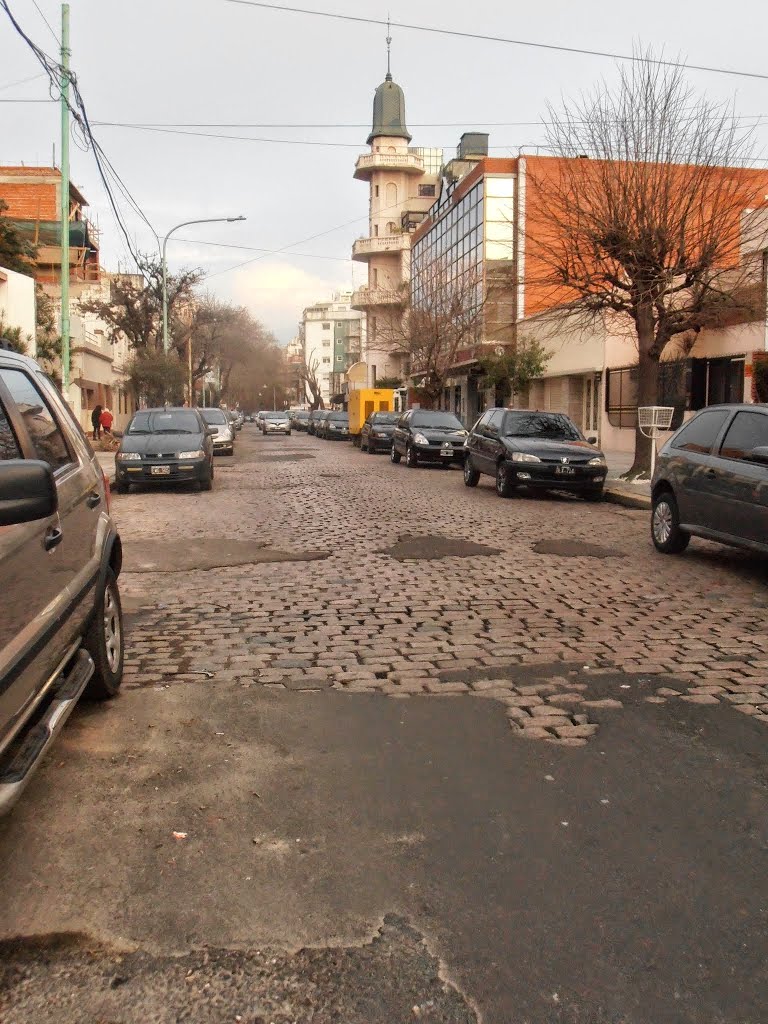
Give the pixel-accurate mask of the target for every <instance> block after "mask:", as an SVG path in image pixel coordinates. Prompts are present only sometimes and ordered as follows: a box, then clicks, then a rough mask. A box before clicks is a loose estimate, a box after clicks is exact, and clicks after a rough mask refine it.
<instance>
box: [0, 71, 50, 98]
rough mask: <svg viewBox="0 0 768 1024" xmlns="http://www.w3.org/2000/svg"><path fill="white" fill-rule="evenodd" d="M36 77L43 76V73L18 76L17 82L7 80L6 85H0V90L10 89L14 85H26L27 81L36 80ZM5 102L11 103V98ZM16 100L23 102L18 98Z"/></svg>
mask: <svg viewBox="0 0 768 1024" xmlns="http://www.w3.org/2000/svg"><path fill="white" fill-rule="evenodd" d="M38 78H45V75H43V74H39V75H30V76H29V78H20V79H19V80H18V81H17V82H8V84H7V85H0V90H4V89H12V88H13V87H14V86H15V85H26V84H27V82H36V81H37V79H38ZM6 102H7V103H13V100H7V101H6ZM18 102H20V103H21V102H23V101H22V100H19V101H18Z"/></svg>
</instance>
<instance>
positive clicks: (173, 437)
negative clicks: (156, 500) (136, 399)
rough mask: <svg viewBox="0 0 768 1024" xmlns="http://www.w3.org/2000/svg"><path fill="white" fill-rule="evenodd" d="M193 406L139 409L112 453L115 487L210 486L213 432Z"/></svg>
mask: <svg viewBox="0 0 768 1024" xmlns="http://www.w3.org/2000/svg"><path fill="white" fill-rule="evenodd" d="M215 433H216V428H215V427H209V426H208V424H207V423H206V422H205V420H204V419H203V417H202V416H201V414H200V412H199V411H198V410H197V409H171V408H165V409H141V410H139V412H136V413H134V415H133V417H132V419H131V421H130V423H129V424H128V426H127V427H126V430H125V433H124V434H123V437H122V440H121V441H120V448H119V449H118V452H117V455H116V456H115V490H116V491H117V492H118V493H120V494H125V493H126V492H127V491H128V488H129V487H130V485H131V484H171V483H174V484H178V483H187V482H196V483H198V484H199V485H200V489H201V490H203V491H210V489H211V487H212V486H213V440H212V438H213V435H214V434H215Z"/></svg>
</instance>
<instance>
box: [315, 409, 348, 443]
mask: <svg viewBox="0 0 768 1024" xmlns="http://www.w3.org/2000/svg"><path fill="white" fill-rule="evenodd" d="M307 433H309V434H313V435H314V436H315V437H322V438H325V440H326V441H348V440H349V415H348V413H346V412H341V411H339V410H337V409H313V410H312V412H310V414H309V417H308V418H307Z"/></svg>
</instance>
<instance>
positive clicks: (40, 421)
mask: <svg viewBox="0 0 768 1024" xmlns="http://www.w3.org/2000/svg"><path fill="white" fill-rule="evenodd" d="M121 565H122V547H121V544H120V538H119V536H118V533H117V529H116V528H115V524H114V522H113V520H112V518H111V516H110V513H109V486H108V484H107V483H106V482H105V478H104V474H103V472H102V470H101V468H100V466H99V463H98V461H97V460H96V457H95V455H94V454H93V452H92V451H91V448H90V445H89V444H88V442H87V441H86V439H85V436H84V434H83V432H82V430H81V429H80V427H79V425H78V424H77V423H76V422H75V420H74V418H73V417H72V414H71V413H70V411H69V409H68V408H67V406H66V405H65V403H64V402H63V401H62V399H61V397H60V395H59V393H58V392H57V391H56V389H55V388H54V387H53V385H52V384H51V382H50V381H49V380H48V378H47V377H46V376H45V375H44V374H43V373H42V371H41V370H40V368H39V367H38V365H37V363H35V362H34V361H33V360H32V359H28V358H26V357H24V356H19V355H16V354H15V353H10V352H6V351H1V350H0V578H1V579H2V581H3V586H2V590H1V591H0V813H3V812H5V811H7V810H8V809H9V808H10V807H11V806H12V804H13V803H14V802H15V800H16V799H17V798H18V796H19V795H20V793H21V791H22V790H23V789H24V787H25V785H26V784H27V782H28V781H29V779H30V777H31V775H32V773H33V772H34V770H35V768H36V767H37V766H38V764H39V763H40V761H41V759H42V758H43V756H44V755H45V752H46V751H47V750H48V748H49V746H50V744H51V742H52V741H53V739H54V737H55V736H56V734H57V733H58V732H59V730H60V729H61V728H62V726H63V725H64V722H65V721H66V719H67V718H68V716H69V714H70V712H71V711H72V709H73V708H74V706H75V704H76V702H77V700H78V698H79V697H80V695H81V694H82V693H83V692H84V691H85V690H86V689H88V690H89V692H90V694H91V695H92V696H94V697H97V698H108V697H113V696H114V695H115V694H116V693H117V692H118V689H119V687H120V682H121V679H122V675H123V625H122V611H121V606H120V592H119V590H118V584H117V579H118V576H119V573H120V568H121Z"/></svg>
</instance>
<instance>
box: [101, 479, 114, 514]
mask: <svg viewBox="0 0 768 1024" xmlns="http://www.w3.org/2000/svg"><path fill="white" fill-rule="evenodd" d="M101 475H102V477H103V479H104V494H105V496H106V499H107V512H109V511H110V505H111V503H112V488H111V487H110V486H109V477H108V476H107V474H106V473H105V472H104V470H103V469H102V471H101Z"/></svg>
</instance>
